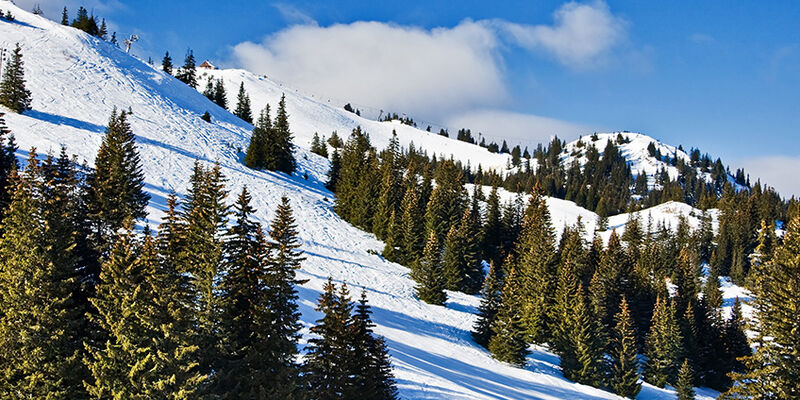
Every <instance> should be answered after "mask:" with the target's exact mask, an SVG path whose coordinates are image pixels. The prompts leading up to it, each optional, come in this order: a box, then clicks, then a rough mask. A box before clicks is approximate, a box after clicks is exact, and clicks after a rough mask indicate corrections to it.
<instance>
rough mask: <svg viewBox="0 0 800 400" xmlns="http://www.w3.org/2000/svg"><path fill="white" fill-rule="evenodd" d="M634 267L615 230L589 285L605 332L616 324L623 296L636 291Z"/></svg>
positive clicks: (593, 302) (595, 308) (593, 303)
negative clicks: (633, 288)
mask: <svg viewBox="0 0 800 400" xmlns="http://www.w3.org/2000/svg"><path fill="white" fill-rule="evenodd" d="M632 273H633V271H632V266H631V264H630V262H629V259H628V256H627V254H626V253H625V251H624V249H623V248H622V244H621V243H620V239H619V236H617V234H616V231H612V232H611V237H610V238H609V239H608V247H607V248H606V251H605V253H604V254H603V256H602V258H601V259H600V263H599V265H598V266H597V270H596V271H595V274H594V276H593V277H592V280H591V284H590V286H589V293H591V296H592V305H593V307H594V312H595V315H597V318H598V321H600V323H601V324H602V327H603V328H601V329H602V330H603V331H604V332H610V331H611V330H612V329H613V327H614V316H615V315H616V314H617V313H619V305H620V304H621V302H622V297H623V296H630V295H631V294H632V290H631V287H632Z"/></svg>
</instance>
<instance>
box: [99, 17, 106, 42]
mask: <svg viewBox="0 0 800 400" xmlns="http://www.w3.org/2000/svg"><path fill="white" fill-rule="evenodd" d="M97 37H99V38H100V39H103V40H106V39H107V38H108V27H107V26H106V19H105V18H103V21H102V22H100V29H99V30H98V31H97Z"/></svg>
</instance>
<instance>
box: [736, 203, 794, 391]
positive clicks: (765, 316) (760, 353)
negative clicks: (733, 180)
mask: <svg viewBox="0 0 800 400" xmlns="http://www.w3.org/2000/svg"><path fill="white" fill-rule="evenodd" d="M756 271H757V272H756V273H757V274H758V275H760V276H759V277H757V278H756V280H755V281H756V284H755V285H754V286H755V287H754V288H753V298H754V300H753V302H752V303H751V304H753V307H754V309H755V312H754V320H755V321H758V322H757V324H755V325H754V326H753V330H754V331H755V333H756V337H755V339H754V342H755V344H756V351H755V353H753V355H751V356H746V357H744V358H742V361H743V363H744V366H745V372H744V373H734V374H732V375H731V377H732V378H733V379H734V381H735V382H734V384H733V386H732V387H731V389H730V390H729V391H728V392H726V393H725V394H724V395H723V398H726V399H741V398H750V399H797V398H800V388H798V386H797V382H800V358H799V357H797V354H798V352H800V350H799V349H800V339H798V335H797V331H798V329H797V313H798V310H800V292H799V291H800V273H799V272H798V271H800V217H794V218H793V219H792V220H791V221H790V222H789V223H788V224H787V226H786V233H785V234H784V237H783V244H782V245H781V246H779V247H778V248H777V249H776V250H775V256H774V257H773V258H772V260H771V261H769V262H767V263H766V264H764V265H762V266H761V267H760V268H758V269H756Z"/></svg>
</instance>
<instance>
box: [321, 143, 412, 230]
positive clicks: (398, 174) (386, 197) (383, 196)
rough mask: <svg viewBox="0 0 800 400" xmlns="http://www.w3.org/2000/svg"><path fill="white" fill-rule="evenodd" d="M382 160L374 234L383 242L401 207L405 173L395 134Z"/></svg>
mask: <svg viewBox="0 0 800 400" xmlns="http://www.w3.org/2000/svg"><path fill="white" fill-rule="evenodd" d="M320 142H321V141H320ZM322 146H324V144H322ZM312 147H313V144H312ZM312 151H313V150H312ZM380 158H381V162H380V165H381V166H380V175H381V178H380V179H381V183H380V185H381V188H380V195H379V197H378V204H377V206H376V209H375V215H374V216H373V218H372V232H373V233H374V234H375V236H377V237H378V239H381V240H383V239H385V238H386V230H387V228H388V225H389V223H390V222H391V221H390V220H389V218H390V217H391V214H392V213H393V212H395V211H396V210H397V208H398V206H399V205H400V201H401V196H402V192H401V189H402V187H401V181H402V179H403V171H402V170H401V168H400V163H399V161H400V143H399V141H398V139H397V134H394V133H393V135H392V139H390V141H389V146H387V147H386V149H385V150H383V151H382V152H381V154H380Z"/></svg>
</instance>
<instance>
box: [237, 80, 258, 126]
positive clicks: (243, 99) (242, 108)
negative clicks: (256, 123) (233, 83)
mask: <svg viewBox="0 0 800 400" xmlns="http://www.w3.org/2000/svg"><path fill="white" fill-rule="evenodd" d="M233 115H235V116H237V117H239V118H241V119H242V120H243V121H246V122H247V123H250V124H252V123H253V112H252V111H250V96H248V95H247V92H245V91H244V82H242V83H241V84H239V94H237V95H236V109H235V110H234V111H233Z"/></svg>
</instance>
